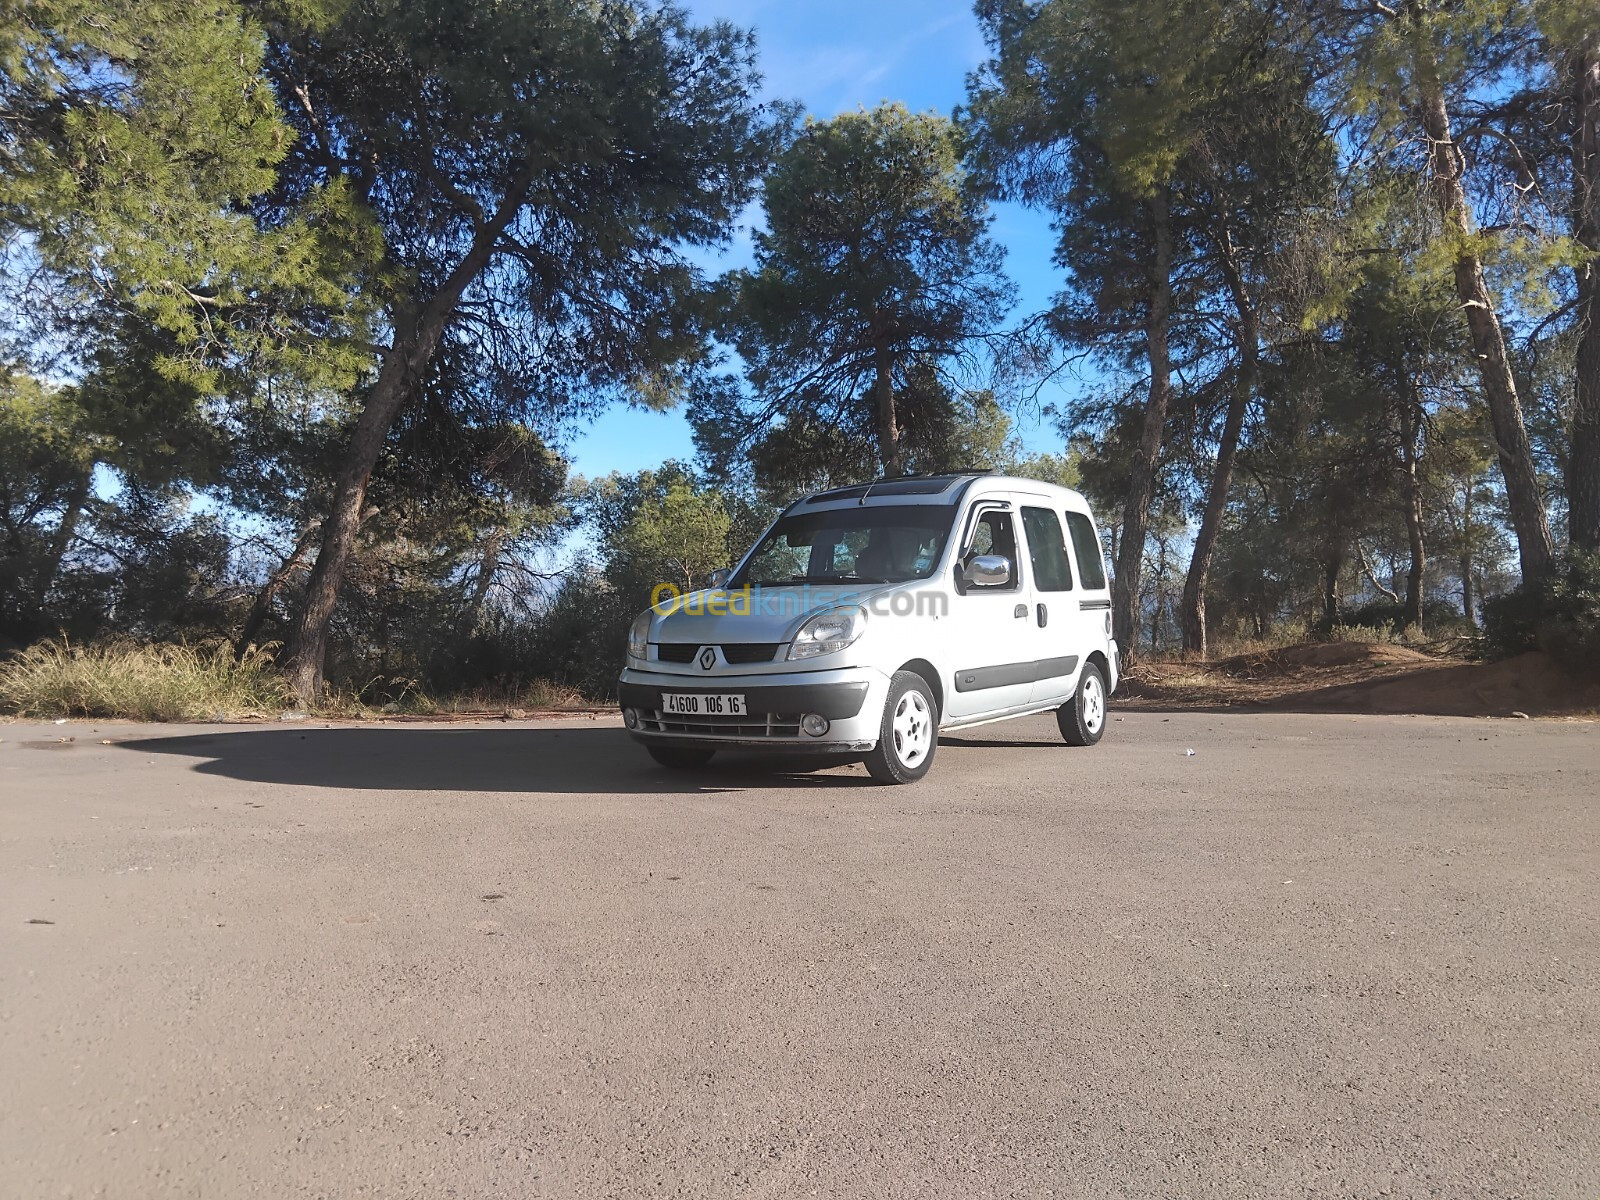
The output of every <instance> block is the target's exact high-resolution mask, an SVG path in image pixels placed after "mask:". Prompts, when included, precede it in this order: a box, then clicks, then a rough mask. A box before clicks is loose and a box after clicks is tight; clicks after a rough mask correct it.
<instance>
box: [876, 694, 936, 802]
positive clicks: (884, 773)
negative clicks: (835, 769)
mask: <svg viewBox="0 0 1600 1200" xmlns="http://www.w3.org/2000/svg"><path fill="white" fill-rule="evenodd" d="M938 748H939V706H938V705H937V704H936V703H935V702H934V699H933V690H932V689H931V688H929V686H928V681H927V680H926V679H924V678H923V677H922V676H921V675H918V674H917V673H916V672H915V671H898V672H896V673H895V676H894V678H893V679H891V680H890V681H889V698H888V699H887V700H885V701H884V705H883V721H882V722H881V723H880V724H879V726H878V744H877V746H876V747H875V748H874V749H873V751H872V753H870V754H868V755H867V758H866V763H867V773H868V774H870V775H871V776H872V777H873V778H874V779H876V780H877V781H878V782H879V783H915V782H916V781H917V780H919V779H921V778H922V777H923V776H924V775H926V774H927V773H928V768H929V767H930V766H932V765H933V752H934V751H935V750H937V749H938Z"/></svg>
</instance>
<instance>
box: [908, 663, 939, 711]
mask: <svg viewBox="0 0 1600 1200" xmlns="http://www.w3.org/2000/svg"><path fill="white" fill-rule="evenodd" d="M899 671H910V672H911V673H912V674H914V675H921V676H922V679H923V682H924V683H926V684H927V685H928V690H929V691H930V692H932V693H933V702H934V704H935V705H936V706H937V707H938V709H939V716H940V717H941V718H942V717H943V716H944V688H943V687H942V686H941V685H940V683H939V671H938V669H937V668H936V667H935V666H934V665H933V664H932V663H931V662H929V661H928V660H927V659H925V658H913V659H912V660H911V661H910V662H903V663H901V664H900V666H899V668H898V670H897V671H896V673H897V674H898V673H899Z"/></svg>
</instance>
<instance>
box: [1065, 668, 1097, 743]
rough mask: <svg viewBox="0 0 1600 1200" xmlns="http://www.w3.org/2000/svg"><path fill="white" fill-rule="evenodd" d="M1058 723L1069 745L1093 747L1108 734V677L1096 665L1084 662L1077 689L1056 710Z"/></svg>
mask: <svg viewBox="0 0 1600 1200" xmlns="http://www.w3.org/2000/svg"><path fill="white" fill-rule="evenodd" d="M1056 724H1057V725H1059V726H1061V736H1062V737H1063V738H1065V739H1066V741H1067V745H1069V746H1092V745H1094V744H1095V743H1096V742H1098V741H1099V740H1100V738H1101V737H1102V736H1103V735H1104V734H1105V731H1106V677H1105V676H1104V675H1102V674H1101V673H1100V668H1099V667H1097V666H1095V665H1094V664H1093V663H1085V664H1084V667H1083V674H1082V675H1080V676H1079V677H1078V690H1077V692H1075V693H1074V694H1073V697H1072V699H1071V700H1068V701H1067V702H1066V703H1065V704H1063V705H1062V706H1061V707H1060V708H1058V709H1056Z"/></svg>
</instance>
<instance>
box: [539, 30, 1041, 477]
mask: <svg viewBox="0 0 1600 1200" xmlns="http://www.w3.org/2000/svg"><path fill="white" fill-rule="evenodd" d="M688 7H689V9H690V11H691V12H692V13H693V14H694V16H695V17H696V18H697V19H699V20H701V21H708V22H709V21H713V20H719V19H725V20H729V21H732V22H734V23H735V24H738V25H741V26H744V27H746V28H753V29H755V31H756V36H757V39H758V42H759V48H760V62H761V70H762V74H763V75H764V76H765V78H766V89H767V94H768V95H769V96H772V97H781V98H785V99H791V100H797V101H799V102H800V103H801V104H803V105H804V106H805V108H806V111H807V112H809V113H810V114H811V115H813V116H817V117H831V116H833V115H835V114H836V113H839V112H842V111H845V110H847V109H853V108H856V107H868V108H870V107H872V106H874V105H876V104H878V103H879V102H881V101H884V100H899V101H901V102H903V103H904V104H906V105H907V106H908V107H910V108H912V109H916V110H926V109H936V110H938V111H940V112H946V113H947V112H949V111H950V110H951V109H952V108H953V107H954V106H955V105H957V104H959V103H961V102H962V100H963V99H964V98H965V94H966V77H967V73H968V72H969V71H971V70H972V69H973V68H974V67H976V66H978V64H979V63H981V62H982V61H983V59H984V57H985V56H984V46H983V38H982V37H981V35H980V34H979V32H978V22H977V19H976V18H975V17H974V16H973V14H972V6H971V3H970V0H954V2H947V0H931V2H930V0H689V3H688ZM755 215H756V216H757V218H759V212H757V213H756V214H755ZM993 236H994V238H995V240H996V241H998V242H999V243H1000V244H1001V245H1003V246H1004V247H1005V248H1006V250H1007V261H1006V269H1007V273H1008V274H1009V275H1010V276H1011V278H1012V279H1013V280H1014V281H1015V282H1016V283H1017V285H1018V289H1019V295H1020V299H1019V302H1018V306H1017V315H1020V314H1023V313H1030V312H1035V311H1037V310H1038V309H1040V308H1043V307H1044V305H1045V304H1046V303H1047V302H1048V301H1049V298H1050V296H1051V294H1052V293H1053V292H1054V291H1055V290H1056V288H1057V286H1058V283H1057V276H1056V268H1055V267H1054V266H1053V265H1052V264H1051V261H1050V254H1051V250H1052V249H1053V247H1054V245H1055V238H1054V236H1053V235H1052V234H1051V232H1050V228H1049V222H1048V219H1047V218H1046V217H1045V216H1044V215H1043V214H1041V213H1035V212H1029V211H1027V210H1024V209H1021V208H1017V207H1015V206H1011V205H1005V206H1002V207H1001V208H999V209H998V210H997V212H996V219H995V223H994V228H993ZM748 253H749V243H748V238H747V237H741V238H739V239H737V240H736V242H735V244H734V246H733V247H732V248H730V250H729V251H728V252H726V253H725V254H723V255H722V257H721V260H720V262H719V263H718V264H717V265H718V266H719V267H720V268H721V269H727V268H730V267H734V266H740V265H743V264H744V263H745V262H746V261H747V256H748ZM1017 432H1018V433H1019V434H1020V435H1021V436H1022V438H1023V441H1024V442H1025V443H1026V444H1027V445H1028V446H1029V448H1030V449H1038V450H1059V449H1060V444H1059V443H1060V439H1059V437H1058V435H1057V434H1056V433H1055V431H1054V429H1052V428H1050V427H1048V426H1045V425H1041V423H1040V422H1039V421H1038V420H1037V419H1035V418H1031V417H1028V416H1019V418H1018V422H1017ZM569 452H570V453H571V454H572V455H573V459H574V462H573V471H574V473H575V474H582V475H587V476H590V477H593V476H595V475H604V474H606V473H607V472H609V471H637V470H639V469H640V468H642V467H652V466H655V465H656V464H658V463H660V462H661V461H663V460H664V459H667V458H684V459H687V458H689V457H691V456H692V455H693V453H694V443H693V440H692V439H691V437H690V433H689V423H688V421H687V420H686V419H685V417H684V414H683V412H682V410H681V409H680V410H678V411H674V412H668V413H650V412H643V411H639V410H634V409H628V408H623V407H620V406H619V407H616V408H612V409H610V410H609V411H607V412H606V413H604V414H603V415H602V416H600V417H599V418H598V419H596V420H595V421H594V422H593V423H592V424H591V425H590V426H589V427H588V428H587V429H586V430H585V431H584V432H582V433H581V434H579V435H578V436H577V437H575V438H574V439H573V440H572V442H571V444H570V446H569Z"/></svg>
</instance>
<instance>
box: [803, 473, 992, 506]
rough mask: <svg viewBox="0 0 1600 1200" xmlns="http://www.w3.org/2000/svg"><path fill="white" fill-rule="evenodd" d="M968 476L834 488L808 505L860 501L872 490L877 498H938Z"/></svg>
mask: <svg viewBox="0 0 1600 1200" xmlns="http://www.w3.org/2000/svg"><path fill="white" fill-rule="evenodd" d="M967 478H970V476H966V475H908V476H906V477H904V478H902V479H884V480H881V481H879V482H877V483H861V484H857V485H855V486H854V487H844V488H834V489H833V490H832V491H828V492H818V493H817V494H816V495H815V496H812V497H811V498H810V499H809V500H807V501H806V503H807V504H826V503H829V502H830V501H834V500H859V499H860V498H861V497H862V496H864V495H866V494H867V492H868V491H869V490H870V491H871V493H872V495H873V496H874V497H877V496H936V495H938V494H939V493H940V492H943V491H946V490H947V489H949V488H950V487H951V486H952V485H954V484H956V483H958V482H960V481H961V480H963V479H967Z"/></svg>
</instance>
